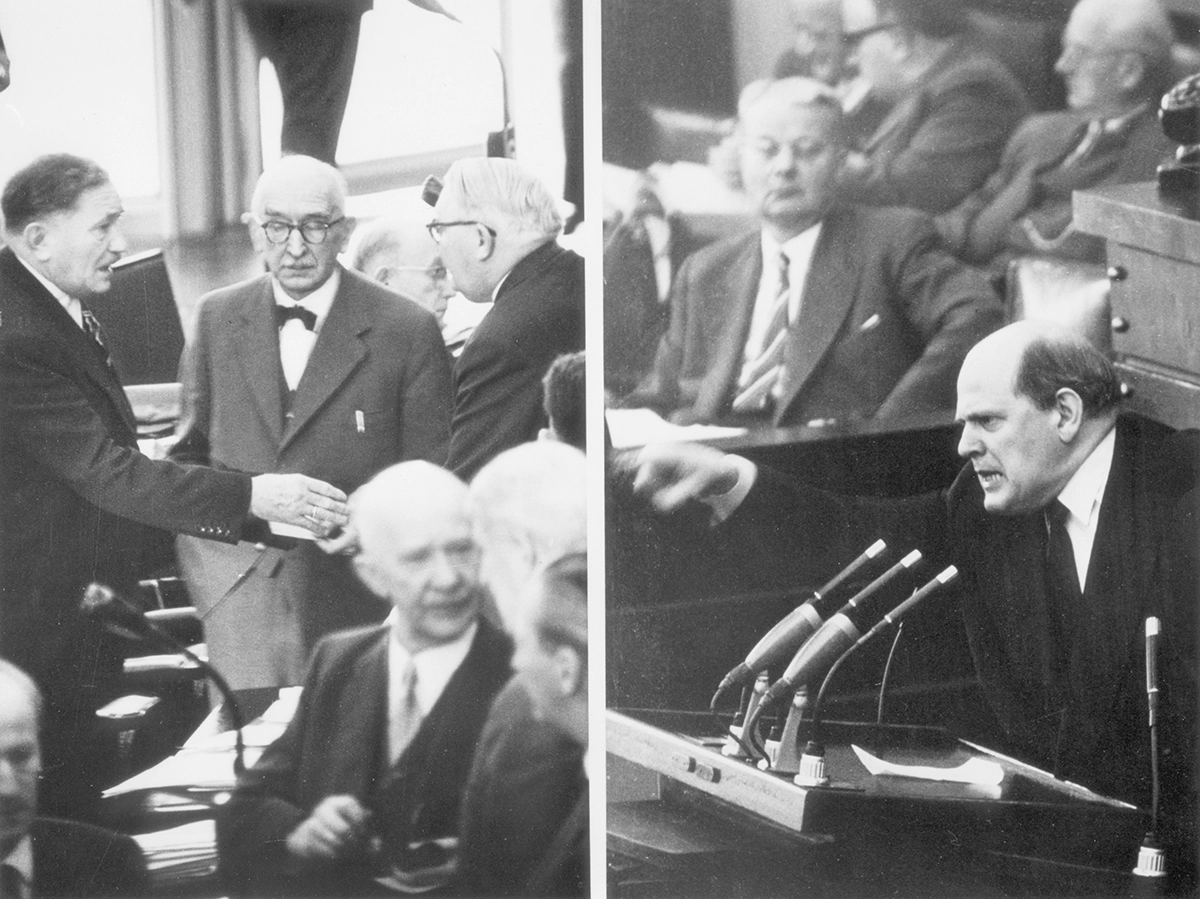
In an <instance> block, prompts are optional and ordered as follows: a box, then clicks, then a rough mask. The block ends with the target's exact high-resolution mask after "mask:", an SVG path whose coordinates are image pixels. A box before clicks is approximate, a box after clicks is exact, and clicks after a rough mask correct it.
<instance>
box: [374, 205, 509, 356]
mask: <svg viewBox="0 0 1200 899" xmlns="http://www.w3.org/2000/svg"><path fill="white" fill-rule="evenodd" d="M423 222H424V220H423V219H421V220H418V219H415V218H410V217H408V216H405V215H387V216H383V217H381V218H378V219H375V220H374V221H373V222H371V223H370V224H367V225H364V226H362V227H361V228H359V229H358V231H357V232H356V235H355V237H356V245H355V249H354V254H353V258H354V263H353V265H354V270H355V271H359V272H362V273H363V274H364V275H366V276H367V277H368V278H371V279H372V280H375V281H378V282H379V283H380V284H382V285H384V286H385V287H389V288H391V289H392V290H394V291H396V293H398V294H400V295H402V296H406V297H408V298H409V299H413V300H416V301H417V302H418V303H420V304H421V305H422V306H424V307H425V308H426V309H428V310H429V311H430V312H432V313H433V314H434V315H436V316H437V320H438V325H439V326H440V327H441V329H442V339H443V340H444V341H446V349H448V350H449V351H450V354H451V355H452V356H457V355H458V354H459V353H461V352H462V348H463V344H465V343H466V342H467V338H468V337H470V336H471V333H472V332H473V331H474V330H475V326H476V325H478V324H479V322H480V320H481V319H482V318H483V316H484V315H486V314H487V311H488V310H489V309H491V308H492V304H491V303H472V302H471V301H469V300H468V299H466V297H464V296H462V294H460V293H459V292H458V291H457V290H456V289H455V287H454V279H453V278H451V277H450V273H449V272H448V271H446V266H445V265H444V264H443V263H442V257H441V255H440V254H439V252H438V247H437V244H436V243H435V242H434V241H432V240H430V238H429V234H428V233H427V232H426V227H425V225H424V224H423Z"/></svg>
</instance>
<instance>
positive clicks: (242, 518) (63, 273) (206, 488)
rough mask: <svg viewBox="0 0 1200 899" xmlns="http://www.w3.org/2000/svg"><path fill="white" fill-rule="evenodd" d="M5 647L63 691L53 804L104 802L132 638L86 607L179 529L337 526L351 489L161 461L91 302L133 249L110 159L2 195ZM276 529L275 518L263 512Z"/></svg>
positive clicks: (165, 554) (46, 720) (213, 535)
mask: <svg viewBox="0 0 1200 899" xmlns="http://www.w3.org/2000/svg"><path fill="white" fill-rule="evenodd" d="M0 207H2V209H3V212H4V225H5V233H4V239H5V242H6V244H7V246H6V247H5V248H4V249H3V250H0V654H2V655H4V656H6V657H7V658H9V659H11V660H13V661H14V662H16V663H17V664H19V665H21V667H22V668H24V669H25V670H26V671H28V672H29V673H30V674H31V675H32V676H33V677H34V679H35V680H36V681H37V683H38V685H39V686H40V687H41V689H42V691H43V694H44V696H45V699H46V708H45V713H44V716H43V721H42V725H43V742H42V751H43V758H44V761H45V771H44V778H43V788H42V804H43V808H44V809H45V810H46V811H48V812H49V813H51V814H72V815H78V816H83V817H88V816H90V815H92V814H94V809H93V808H92V805H93V803H94V802H95V801H96V799H98V797H99V792H98V791H99V786H100V785H99V783H98V782H97V778H98V777H99V776H100V774H99V772H100V771H101V770H102V768H101V766H102V764H103V757H104V755H103V751H102V748H101V746H100V742H101V741H99V740H98V739H96V738H94V736H93V735H94V732H95V729H96V719H95V715H94V712H95V710H96V709H97V708H99V707H100V706H101V705H103V704H104V703H105V702H107V701H109V700H110V699H112V698H113V692H114V691H115V690H116V689H117V683H116V682H117V680H118V679H119V677H120V673H121V655H120V646H119V645H118V644H117V642H116V641H115V640H114V639H112V638H110V637H106V636H105V635H104V634H103V633H102V631H101V629H100V628H99V627H96V626H92V625H90V624H89V623H88V622H86V621H84V620H83V618H82V616H81V614H80V612H79V603H80V599H81V598H82V596H83V590H84V588H85V587H86V586H87V584H88V583H89V582H90V581H102V582H104V583H107V584H109V585H110V586H112V587H115V588H116V589H118V590H125V591H128V590H133V589H135V588H136V586H137V581H138V579H139V578H141V577H144V576H146V574H148V573H149V572H150V571H153V570H154V569H155V567H156V566H157V567H161V565H163V564H164V563H166V562H167V561H168V560H169V558H170V545H169V538H168V534H167V533H166V532H168V531H176V532H179V533H186V534H190V535H192V536H194V537H196V538H198V539H199V538H204V539H205V540H208V541H226V542H234V541H236V540H238V538H239V537H242V536H249V535H251V534H254V533H256V528H257V527H258V526H261V525H262V524H263V520H273V521H282V522H286V523H289V524H291V525H296V526H300V527H304V528H308V529H310V530H312V531H313V532H315V533H319V534H322V535H324V534H325V532H326V531H327V530H328V529H329V528H330V527H332V526H335V525H337V526H340V525H341V524H343V523H344V522H345V520H346V519H345V515H344V513H343V510H344V508H345V507H344V506H343V501H344V500H345V494H344V493H342V492H341V491H340V490H337V489H335V488H333V487H331V486H330V485H329V484H326V483H324V482H321V481H317V480H315V479H313V478H309V477H304V476H303V475H299V474H291V475H279V474H260V475H257V476H254V477H252V476H251V475H250V474H243V473H241V472H263V471H268V470H269V469H268V468H265V467H259V466H256V465H254V464H252V463H248V464H247V465H246V467H244V468H241V469H240V470H239V471H214V470H212V469H209V468H202V467H198V466H194V465H180V464H178V463H175V462H171V461H164V460H151V459H149V458H147V457H146V456H144V455H142V454H141V453H140V452H139V451H138V449H137V423H136V421H135V420H134V416H133V410H132V409H131V407H130V405H129V401H128V399H127V398H126V396H125V393H124V391H123V390H122V387H121V382H120V380H119V379H118V377H117V375H116V372H115V371H114V369H113V367H112V365H111V362H110V360H109V356H108V352H107V350H106V348H105V346H104V340H103V334H102V333H101V331H100V330H99V326H98V325H97V324H96V322H95V319H94V317H93V316H92V314H91V310H90V309H89V308H88V304H90V303H92V302H102V301H103V299H102V297H103V294H104V293H105V292H107V291H108V289H109V288H110V287H111V285H112V271H111V267H112V264H113V263H114V262H116V261H117V260H118V259H119V258H120V257H121V254H122V253H123V252H124V251H125V239H124V237H123V236H122V234H121V229H120V225H119V219H120V217H121V214H122V212H123V209H122V205H121V198H120V196H119V195H118V193H117V191H116V189H115V188H114V187H113V185H112V183H111V182H110V181H109V178H108V175H107V174H106V173H105V172H104V170H103V169H101V168H100V167H99V166H97V165H96V164H95V163H94V162H91V161H90V160H87V159H81V158H80V157H78V156H71V155H68V154H57V155H51V156H44V157H41V158H39V159H37V160H35V161H34V162H32V163H31V164H30V165H28V166H27V167H26V168H24V169H22V170H21V171H20V172H17V173H16V174H15V175H13V177H12V178H11V179H10V180H9V182H8V184H7V185H6V186H5V188H4V194H3V197H2V198H0ZM262 530H263V531H265V527H263V528H262Z"/></svg>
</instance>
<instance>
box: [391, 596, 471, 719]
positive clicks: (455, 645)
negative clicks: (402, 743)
mask: <svg viewBox="0 0 1200 899" xmlns="http://www.w3.org/2000/svg"><path fill="white" fill-rule="evenodd" d="M399 622H400V612H399V611H398V610H397V609H395V608H393V609H392V611H391V612H390V613H389V614H388V617H387V618H386V619H385V621H384V624H386V625H387V626H388V635H389V636H388V666H389V669H390V670H391V671H402V670H403V669H404V667H405V666H406V665H407V664H408V662H409V659H411V660H412V664H413V667H414V668H416V670H417V686H416V694H417V704H418V705H420V706H421V712H422V714H425V715H428V714H429V712H430V710H431V709H432V708H433V707H434V706H435V705H436V704H437V701H438V699H439V698H440V697H441V695H442V691H443V690H445V689H446V684H447V683H449V682H450V678H451V677H453V676H454V672H455V671H457V670H458V668H459V666H460V665H461V664H462V663H463V660H464V659H466V657H467V653H468V652H470V651H471V642H472V641H473V640H474V639H475V633H476V631H478V630H479V622H478V621H477V620H476V621H473V622H471V625H470V626H469V627H468V628H467V629H466V630H465V631H463V632H462V634H460V635H459V636H458V637H455V638H454V639H453V640H451V641H450V642H449V643H443V644H441V645H440V646H433V647H430V648H429V649H422V650H421V651H420V652H416V653H410V652H409V651H408V649H407V648H406V647H404V646H403V645H401V643H400V641H399V640H398V639H397V637H396V627H397V625H398V624H399Z"/></svg>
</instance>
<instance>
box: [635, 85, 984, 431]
mask: <svg viewBox="0 0 1200 899" xmlns="http://www.w3.org/2000/svg"><path fill="white" fill-rule="evenodd" d="M841 116H842V112H841V106H840V104H839V103H838V101H837V98H836V97H835V96H834V95H833V94H832V93H831V92H830V91H829V90H828V88H826V87H825V86H824V85H821V84H819V83H817V82H815V81H811V80H809V79H804V78H789V79H785V80H783V81H775V82H769V83H766V84H764V86H763V87H762V89H761V92H760V93H759V94H758V95H757V96H756V97H752V98H747V100H746V101H745V103H744V105H743V110H742V120H741V121H740V122H739V125H738V127H739V134H740V139H741V159H742V180H743V183H744V184H745V186H746V190H747V193H748V194H749V195H750V196H751V197H752V198H753V202H754V204H755V206H756V208H757V211H758V214H759V217H760V219H761V221H762V229H761V231H756V232H754V233H753V234H749V235H746V236H744V237H737V238H731V239H728V240H723V241H720V242H719V243H716V244H714V245H712V246H710V247H706V248H705V249H704V250H701V251H700V252H698V253H696V254H695V255H693V256H692V257H691V258H690V259H689V260H688V261H687V262H685V263H684V265H683V268H682V269H681V270H680V272H679V274H678V275H677V276H676V279H675V283H674V285H673V286H672V296H671V319H670V326H669V328H668V330H667V333H666V335H665V336H664V337H663V339H662V341H661V342H660V344H659V348H658V353H657V357H656V359H655V363H654V369H653V370H652V371H651V373H650V374H649V375H648V376H647V378H646V379H645V380H644V381H643V383H642V384H641V385H640V386H639V388H638V389H637V390H636V391H634V393H633V394H632V395H631V396H630V397H629V398H627V399H626V400H625V401H624V404H625V405H630V406H632V405H649V406H651V407H654V408H657V409H660V410H662V411H664V412H669V413H672V418H673V419H674V420H676V421H679V422H681V423H691V422H714V421H721V420H729V419H735V420H737V421H738V422H741V423H745V424H749V425H765V424H768V423H772V424H775V425H790V424H804V423H807V422H810V421H812V420H817V419H819V420H827V419H836V420H847V419H851V420H852V419H856V418H868V417H876V418H887V417H896V416H904V415H912V414H914V413H921V412H928V411H932V410H939V409H949V408H951V407H952V406H953V380H954V374H955V372H956V371H957V370H958V366H959V363H960V362H961V361H962V358H963V355H964V354H965V353H966V351H967V349H968V348H969V347H970V346H971V344H973V343H974V342H975V341H976V340H978V339H979V338H980V337H982V336H983V335H984V334H986V333H988V332H989V331H991V330H992V329H993V328H995V327H996V326H997V325H998V324H999V322H1000V319H1001V311H1000V306H999V303H998V302H997V300H996V298H995V295H994V293H993V291H992V290H991V288H990V287H989V286H988V285H987V284H986V283H985V282H984V281H983V279H982V278H981V277H980V276H979V275H978V273H976V272H974V271H973V270H971V269H968V268H966V267H965V266H963V265H961V264H960V263H958V262H957V261H956V260H955V259H954V258H953V257H952V256H950V254H949V253H947V252H946V251H945V250H944V249H943V248H942V247H941V244H940V241H939V240H938V237H937V234H936V232H935V231H934V229H933V225H932V222H931V221H930V220H929V219H928V218H927V217H926V216H924V215H922V214H921V213H918V212H915V211H909V210H899V209H889V210H878V209H875V210H873V209H867V208H864V207H858V206H852V205H847V204H843V203H840V202H839V197H838V187H837V179H838V174H839V172H840V171H841V168H842V161H843V159H844V155H845V149H844V143H843V140H842V138H843V134H842V128H841V121H842V118H841ZM764 260H765V261H764Z"/></svg>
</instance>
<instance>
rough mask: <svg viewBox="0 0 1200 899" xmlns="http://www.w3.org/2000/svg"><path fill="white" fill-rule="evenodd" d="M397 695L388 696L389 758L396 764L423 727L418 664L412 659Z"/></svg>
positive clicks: (406, 667)
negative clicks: (419, 701)
mask: <svg viewBox="0 0 1200 899" xmlns="http://www.w3.org/2000/svg"><path fill="white" fill-rule="evenodd" d="M395 685H396V687H397V689H396V695H394V696H389V697H388V703H389V710H388V760H389V761H390V762H391V763H392V764H393V765H394V764H396V762H397V761H399V760H400V756H402V755H404V750H405V749H407V748H408V744H409V743H411V742H412V741H413V737H415V736H416V735H417V731H418V730H420V729H421V720H422V718H423V715H422V713H421V706H420V704H419V703H418V702H417V666H416V665H414V664H413V661H412V659H409V660H408V663H407V664H406V665H405V667H404V672H403V674H401V676H400V678H399V680H398V681H396V682H395Z"/></svg>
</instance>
